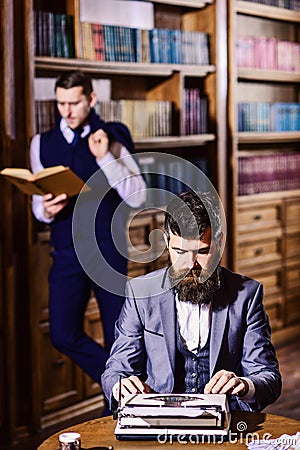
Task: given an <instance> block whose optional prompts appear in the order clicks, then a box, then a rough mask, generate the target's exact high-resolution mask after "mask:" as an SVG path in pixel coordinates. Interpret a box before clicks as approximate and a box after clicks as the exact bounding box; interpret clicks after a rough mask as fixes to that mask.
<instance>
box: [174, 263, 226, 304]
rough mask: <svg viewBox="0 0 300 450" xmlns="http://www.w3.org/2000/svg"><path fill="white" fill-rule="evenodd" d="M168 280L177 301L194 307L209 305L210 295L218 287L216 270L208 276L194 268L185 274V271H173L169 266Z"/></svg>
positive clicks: (201, 270) (218, 280)
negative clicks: (176, 296)
mask: <svg viewBox="0 0 300 450" xmlns="http://www.w3.org/2000/svg"><path fill="white" fill-rule="evenodd" d="M169 278H170V281H171V283H172V286H174V289H175V292H176V293H177V295H178V299H179V300H180V301H182V302H189V303H192V304H194V305H200V304H201V303H210V301H211V299H212V294H213V293H214V292H216V290H217V289H219V287H220V277H219V273H218V268H216V269H215V271H214V272H213V273H212V274H211V275H209V274H208V273H207V272H206V271H205V270H204V269H201V268H194V269H191V270H190V271H188V272H187V270H186V269H185V270H180V271H174V269H173V267H172V266H171V267H170V269H169ZM205 278H207V279H205Z"/></svg>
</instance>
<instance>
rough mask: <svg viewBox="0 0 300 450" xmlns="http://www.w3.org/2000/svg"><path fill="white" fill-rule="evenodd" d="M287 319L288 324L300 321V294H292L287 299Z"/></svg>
mask: <svg viewBox="0 0 300 450" xmlns="http://www.w3.org/2000/svg"><path fill="white" fill-rule="evenodd" d="M286 321H287V325H292V324H296V323H299V321H300V294H299V292H297V293H295V294H290V295H288V296H287V300H286Z"/></svg>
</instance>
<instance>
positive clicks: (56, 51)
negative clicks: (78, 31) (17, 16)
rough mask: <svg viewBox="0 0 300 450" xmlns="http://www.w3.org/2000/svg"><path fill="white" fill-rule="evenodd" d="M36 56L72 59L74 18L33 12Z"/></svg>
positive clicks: (73, 54)
mask: <svg viewBox="0 0 300 450" xmlns="http://www.w3.org/2000/svg"><path fill="white" fill-rule="evenodd" d="M34 51H35V55H36V56H54V57H60V58H74V57H75V45H74V18H73V16H71V15H69V14H54V13H52V12H47V11H39V10H38V11H34Z"/></svg>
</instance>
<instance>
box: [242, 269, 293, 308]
mask: <svg viewBox="0 0 300 450" xmlns="http://www.w3.org/2000/svg"><path fill="white" fill-rule="evenodd" d="M243 273H244V274H245V275H247V276H249V277H251V278H254V279H255V280H257V281H259V282H260V283H262V284H263V287H264V298H265V299H266V300H267V299H273V298H274V296H278V295H283V290H284V276H285V274H284V271H283V269H282V267H281V266H277V267H276V266H275V267H270V268H266V269H261V270H259V271H257V269H256V268H254V269H253V270H247V271H244V272H243Z"/></svg>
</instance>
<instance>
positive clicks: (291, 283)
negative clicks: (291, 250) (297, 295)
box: [286, 261, 300, 292]
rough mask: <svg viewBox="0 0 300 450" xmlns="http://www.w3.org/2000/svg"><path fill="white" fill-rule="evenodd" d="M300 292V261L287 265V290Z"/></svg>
mask: <svg viewBox="0 0 300 450" xmlns="http://www.w3.org/2000/svg"><path fill="white" fill-rule="evenodd" d="M294 289H296V290H297V291H298V292H299V291H300V261H297V262H296V263H294V264H287V265H286V290H287V291H292V290H294Z"/></svg>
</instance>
